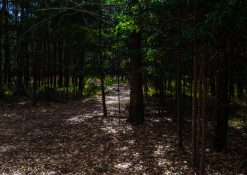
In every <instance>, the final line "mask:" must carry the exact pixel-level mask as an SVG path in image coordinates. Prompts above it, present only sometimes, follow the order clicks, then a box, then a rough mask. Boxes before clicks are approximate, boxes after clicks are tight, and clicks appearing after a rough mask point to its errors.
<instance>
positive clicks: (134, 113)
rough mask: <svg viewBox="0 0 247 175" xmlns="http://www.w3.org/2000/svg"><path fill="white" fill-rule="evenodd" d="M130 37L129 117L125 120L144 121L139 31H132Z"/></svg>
mask: <svg viewBox="0 0 247 175" xmlns="http://www.w3.org/2000/svg"><path fill="white" fill-rule="evenodd" d="M130 39H131V41H130V44H129V48H130V52H131V58H130V59H131V60H130V64H131V80H130V105H129V118H128V120H127V121H129V122H133V123H142V122H144V102H143V90H142V72H141V71H142V70H141V67H142V65H141V32H133V33H132V35H131V38H130Z"/></svg>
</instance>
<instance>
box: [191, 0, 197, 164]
mask: <svg viewBox="0 0 247 175" xmlns="http://www.w3.org/2000/svg"><path fill="white" fill-rule="evenodd" d="M196 8H197V7H196V0H194V9H193V11H194V25H195V24H196ZM193 47H194V48H193V50H194V53H193V57H194V58H193V59H194V68H193V69H194V80H193V97H192V166H193V167H194V168H196V167H197V157H198V155H197V149H198V148H197V143H196V138H197V113H198V109H197V104H198V103H197V85H198V82H197V79H198V70H197V68H198V59H197V52H196V41H194V46H193Z"/></svg>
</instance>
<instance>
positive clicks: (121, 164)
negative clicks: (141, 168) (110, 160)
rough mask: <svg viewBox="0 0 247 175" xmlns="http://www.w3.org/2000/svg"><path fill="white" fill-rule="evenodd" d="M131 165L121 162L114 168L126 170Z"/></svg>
mask: <svg viewBox="0 0 247 175" xmlns="http://www.w3.org/2000/svg"><path fill="white" fill-rule="evenodd" d="M131 165H132V163H131V162H123V163H119V164H117V165H115V168H117V169H121V170H126V169H128V168H129V167H130V166H131Z"/></svg>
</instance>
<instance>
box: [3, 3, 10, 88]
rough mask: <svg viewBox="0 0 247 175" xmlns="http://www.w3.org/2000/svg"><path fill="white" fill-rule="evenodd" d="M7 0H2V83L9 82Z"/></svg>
mask: <svg viewBox="0 0 247 175" xmlns="http://www.w3.org/2000/svg"><path fill="white" fill-rule="evenodd" d="M7 7H8V0H3V4H2V12H3V18H4V53H5V60H4V83H5V84H10V83H11V73H10V51H9V18H8V8H7Z"/></svg>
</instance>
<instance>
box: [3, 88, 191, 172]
mask: <svg viewBox="0 0 247 175" xmlns="http://www.w3.org/2000/svg"><path fill="white" fill-rule="evenodd" d="M120 91H121V94H120V97H121V116H125V115H126V109H125V107H126V103H127V102H128V100H129V88H128V86H126V85H121V88H120ZM117 94H118V93H117V85H113V86H112V87H111V88H110V89H109V90H108V92H107V99H106V101H107V107H108V113H109V117H108V118H105V119H104V120H103V121H102V117H101V115H102V112H101V111H102V110H101V98H100V97H93V98H90V99H86V100H84V101H77V102H71V103H67V104H51V105H50V106H41V105H38V106H37V107H33V106H31V105H30V104H20V105H16V106H12V107H9V108H7V109H4V110H3V109H2V114H1V115H0V174H2V175H6V174H21V175H22V174H35V175H36V174H38V175H39V174H42V175H50V174H78V175H79V174H80V175H84V174H85V175H86V174H87V175H88V174H89V175H91V174H107V175H108V174H114V175H116V174H123V175H133V174H138V175H139V174H150V175H154V174H157V175H162V174H188V175H189V174H193V172H192V169H191V168H190V165H189V161H188V160H189V154H188V153H186V154H184V155H183V156H181V155H180V153H179V152H178V151H176V148H175V145H176V127H175V125H174V124H173V123H171V122H167V121H163V120H160V119H159V118H155V117H154V118H149V119H148V120H147V122H146V123H145V124H143V125H138V126H132V125H130V124H128V123H126V122H125V120H126V119H125V118H123V117H121V118H119V117H118V96H117ZM188 143H189V141H188ZM185 147H186V149H187V150H189V148H188V145H185Z"/></svg>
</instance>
